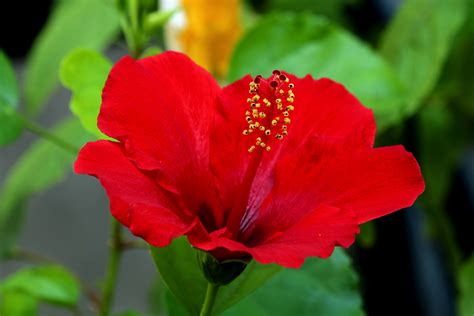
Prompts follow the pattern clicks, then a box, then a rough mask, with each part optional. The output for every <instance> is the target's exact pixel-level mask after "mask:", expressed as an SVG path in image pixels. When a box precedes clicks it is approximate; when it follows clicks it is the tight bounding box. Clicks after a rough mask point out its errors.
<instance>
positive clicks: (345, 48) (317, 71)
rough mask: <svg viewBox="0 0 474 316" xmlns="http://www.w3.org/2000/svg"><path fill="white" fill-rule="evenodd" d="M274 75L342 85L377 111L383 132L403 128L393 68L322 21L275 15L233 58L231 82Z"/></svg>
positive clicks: (253, 32)
mask: <svg viewBox="0 0 474 316" xmlns="http://www.w3.org/2000/svg"><path fill="white" fill-rule="evenodd" d="M273 69H282V70H285V71H287V72H290V73H293V74H295V75H298V76H305V75H306V74H312V75H313V77H315V78H321V77H329V78H331V79H334V80H336V81H339V82H341V83H342V84H344V85H345V86H346V87H347V88H348V90H349V91H351V92H352V93H353V94H355V95H356V97H357V98H359V99H360V100H361V101H362V103H363V104H364V105H365V106H368V107H370V108H372V109H373V110H374V113H375V116H376V119H377V126H378V128H385V127H387V126H388V125H390V124H394V123H396V122H398V121H399V120H400V118H401V117H402V115H403V113H404V109H403V107H402V106H403V102H402V101H403V98H404V87H403V84H402V83H401V82H400V81H399V79H398V77H397V76H396V75H395V74H394V72H393V71H392V69H391V67H390V66H388V65H387V64H386V62H385V61H384V60H383V59H382V58H380V57H379V56H378V55H377V54H376V53H375V52H374V51H372V50H371V48H370V47H368V46H367V45H366V44H364V43H363V42H362V41H360V40H358V39H357V38H355V37H354V36H353V35H351V34H349V33H348V32H346V31H344V30H343V29H341V28H339V27H337V26H336V25H333V24H331V23H330V22H329V21H328V20H326V19H324V18H322V17H318V16H314V15H309V14H284V13H280V14H273V15H270V16H267V17H265V18H263V19H261V20H260V21H259V22H258V23H257V24H256V25H254V27H253V28H252V29H250V30H249V31H248V32H247V33H246V34H245V35H244V37H243V38H242V40H241V41H240V43H239V44H238V45H237V48H236V50H235V51H234V55H233V57H232V62H231V67H230V79H231V80H235V79H238V78H240V77H242V76H244V75H246V74H248V73H250V74H252V75H257V74H262V75H263V76H267V75H270V74H271V71H272V70H273Z"/></svg>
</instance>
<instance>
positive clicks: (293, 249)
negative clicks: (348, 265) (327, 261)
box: [188, 206, 359, 268]
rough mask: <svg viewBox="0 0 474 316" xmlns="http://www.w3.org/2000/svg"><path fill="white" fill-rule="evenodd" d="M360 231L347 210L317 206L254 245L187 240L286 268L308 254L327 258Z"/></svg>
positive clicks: (211, 249)
mask: <svg viewBox="0 0 474 316" xmlns="http://www.w3.org/2000/svg"><path fill="white" fill-rule="evenodd" d="M357 233H359V226H358V224H357V222H356V218H355V217H353V216H351V215H350V214H349V213H348V212H342V211H341V210H339V209H337V208H335V207H330V206H320V207H318V208H317V209H314V210H313V211H311V212H309V213H308V214H307V215H306V216H305V217H303V218H301V219H300V220H299V221H298V222H296V223H295V224H294V225H292V226H291V227H289V228H287V229H286V230H284V231H274V232H273V235H272V236H270V237H269V238H268V239H267V240H264V241H261V243H258V244H257V245H253V246H252V245H245V244H243V243H240V242H238V241H235V240H232V239H228V238H226V237H221V236H220V235H217V236H215V235H207V236H206V237H203V236H202V235H201V236H199V237H196V235H194V234H193V233H192V232H191V233H190V235H189V236H188V239H189V241H190V243H191V244H192V245H194V246H195V247H198V248H200V249H203V250H206V251H209V252H211V253H213V252H216V251H217V252H219V251H222V249H226V250H227V251H228V252H230V256H232V252H234V253H236V256H242V254H245V253H246V254H248V255H250V256H252V257H253V258H254V259H255V260H257V261H258V262H260V263H263V264H268V263H277V264H279V265H282V266H284V267H287V268H299V267H301V265H302V264H303V263H304V260H305V258H307V257H321V258H326V257H329V256H330V255H331V254H332V252H333V250H334V247H335V246H343V247H349V246H350V245H351V244H352V243H353V242H354V239H355V235H356V234H357Z"/></svg>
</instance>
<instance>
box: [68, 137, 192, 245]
mask: <svg viewBox="0 0 474 316" xmlns="http://www.w3.org/2000/svg"><path fill="white" fill-rule="evenodd" d="M74 170H75V172H77V173H82V174H89V175H93V176H95V177H97V178H98V179H99V180H100V182H101V184H102V186H103V187H104V188H105V190H106V191H107V195H108V196H109V199H110V208H111V212H112V215H113V216H114V217H115V218H117V219H118V220H119V221H120V222H121V223H122V224H123V225H126V226H128V227H129V228H130V229H131V230H132V232H133V233H134V234H136V235H138V236H140V237H143V238H144V239H146V240H147V241H148V242H150V243H151V244H153V245H155V246H166V245H168V244H169V243H170V242H171V240H172V238H174V237H177V236H180V235H183V234H184V233H185V232H187V231H188V230H189V229H190V227H192V225H194V223H193V220H194V217H193V216H192V215H191V214H190V213H189V212H186V210H184V209H182V208H180V207H179V201H175V200H173V197H172V196H170V194H171V193H168V192H165V191H164V190H163V189H161V188H160V186H159V185H157V182H156V179H155V177H154V176H153V177H152V176H148V175H147V174H145V173H144V172H143V171H141V170H139V169H138V168H137V167H136V166H135V165H134V164H133V163H132V162H131V161H130V160H129V159H127V157H126V156H125V153H124V149H123V147H122V145H120V144H119V143H113V142H110V141H96V142H92V143H88V144H86V146H84V147H83V148H82V150H81V152H80V153H79V156H78V158H77V160H76V163H75V165H74Z"/></svg>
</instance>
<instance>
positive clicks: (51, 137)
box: [23, 117, 79, 155]
mask: <svg viewBox="0 0 474 316" xmlns="http://www.w3.org/2000/svg"><path fill="white" fill-rule="evenodd" d="M23 126H24V127H25V128H26V129H27V130H29V131H30V132H32V133H33V134H36V135H38V136H40V137H42V138H44V139H46V140H48V141H50V142H52V143H53V144H55V145H57V146H59V147H61V148H62V149H64V150H66V151H69V152H70V153H71V154H73V155H77V154H78V153H79V148H78V147H76V146H75V145H73V144H71V143H69V142H67V141H65V140H64V139H62V138H60V137H58V136H56V135H55V134H53V133H51V132H50V131H48V130H47V129H45V128H43V127H41V126H39V125H38V124H36V123H35V122H32V121H30V120H29V119H27V118H25V117H24V118H23Z"/></svg>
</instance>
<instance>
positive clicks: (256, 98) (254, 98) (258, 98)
mask: <svg viewBox="0 0 474 316" xmlns="http://www.w3.org/2000/svg"><path fill="white" fill-rule="evenodd" d="M252 100H253V101H258V100H260V96H259V95H258V94H256V95H254V96H253V98H252Z"/></svg>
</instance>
